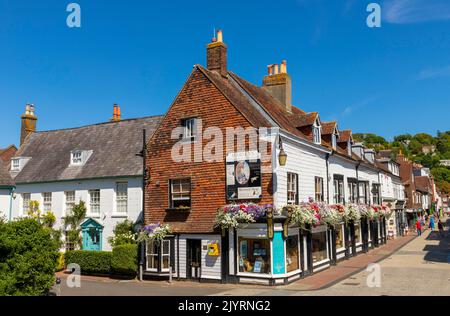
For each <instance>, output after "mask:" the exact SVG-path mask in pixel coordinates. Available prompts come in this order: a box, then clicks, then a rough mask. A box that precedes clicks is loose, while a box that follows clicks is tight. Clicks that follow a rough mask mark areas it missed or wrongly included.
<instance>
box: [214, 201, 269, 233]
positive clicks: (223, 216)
mask: <svg viewBox="0 0 450 316" xmlns="http://www.w3.org/2000/svg"><path fill="white" fill-rule="evenodd" d="M268 209H273V205H271V204H268V205H264V206H260V205H258V204H254V203H242V204H229V205H225V206H224V207H221V208H220V209H219V210H218V211H217V214H216V219H215V223H214V227H219V228H221V229H230V228H236V227H238V226H239V224H250V223H255V222H256V221H257V220H259V219H261V218H264V217H266V213H267V210H268Z"/></svg>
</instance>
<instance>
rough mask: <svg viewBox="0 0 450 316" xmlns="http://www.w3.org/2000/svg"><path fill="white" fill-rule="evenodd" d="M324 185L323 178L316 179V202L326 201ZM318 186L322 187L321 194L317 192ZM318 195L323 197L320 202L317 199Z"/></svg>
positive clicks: (320, 188)
mask: <svg viewBox="0 0 450 316" xmlns="http://www.w3.org/2000/svg"><path fill="white" fill-rule="evenodd" d="M318 180H320V181H318ZM318 182H319V183H318ZM323 183H324V182H323V178H322V177H314V200H315V201H316V202H323V201H325V194H324V188H323V187H324V184H323ZM318 184H320V186H319V191H320V192H318V191H317V185H318ZM318 194H320V196H321V199H320V200H318V199H317V195H318Z"/></svg>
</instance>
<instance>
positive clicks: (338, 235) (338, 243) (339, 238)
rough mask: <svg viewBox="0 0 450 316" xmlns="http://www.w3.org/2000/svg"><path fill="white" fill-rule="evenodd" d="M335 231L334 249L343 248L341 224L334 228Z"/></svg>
mask: <svg viewBox="0 0 450 316" xmlns="http://www.w3.org/2000/svg"><path fill="white" fill-rule="evenodd" d="M335 233H336V249H340V248H344V230H343V225H342V226H339V227H337V228H336V230H335Z"/></svg>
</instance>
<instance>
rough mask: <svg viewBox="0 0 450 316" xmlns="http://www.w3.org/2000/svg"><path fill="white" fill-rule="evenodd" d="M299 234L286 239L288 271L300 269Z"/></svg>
mask: <svg viewBox="0 0 450 316" xmlns="http://www.w3.org/2000/svg"><path fill="white" fill-rule="evenodd" d="M298 246H299V245H298V235H295V236H289V237H288V238H287V239H286V253H287V255H286V265H287V272H292V271H295V270H298V269H300V260H299V250H298V248H299V247H298Z"/></svg>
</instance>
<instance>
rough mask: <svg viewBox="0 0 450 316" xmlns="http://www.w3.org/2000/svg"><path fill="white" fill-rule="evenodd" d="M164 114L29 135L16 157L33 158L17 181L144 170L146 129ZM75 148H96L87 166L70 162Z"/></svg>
mask: <svg viewBox="0 0 450 316" xmlns="http://www.w3.org/2000/svg"><path fill="white" fill-rule="evenodd" d="M160 119H161V117H159V116H154V117H144V118H138V119H129V120H122V121H119V122H107V123H101V124H95V125H89V126H83V127H78V128H68V129H61V130H55V131H46V132H36V133H33V134H30V135H29V137H27V139H26V141H25V143H24V144H23V145H22V146H21V147H20V149H19V150H18V152H17V153H16V157H28V158H31V159H30V160H29V161H28V162H27V163H26V165H25V166H24V167H23V169H22V170H21V171H20V172H19V173H13V174H12V176H13V177H14V180H15V182H16V183H33V182H53V181H63V180H75V179H76V180H79V179H92V178H105V177H120V176H138V175H141V174H142V158H140V157H138V156H136V154H137V153H139V152H140V151H141V150H142V130H143V129H146V131H147V137H150V136H151V135H152V134H153V132H154V131H155V129H156V128H157V126H158V124H159V123H160ZM73 150H88V151H92V155H91V156H90V157H89V159H88V160H87V161H86V163H85V164H84V165H83V166H70V153H71V151H73Z"/></svg>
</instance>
